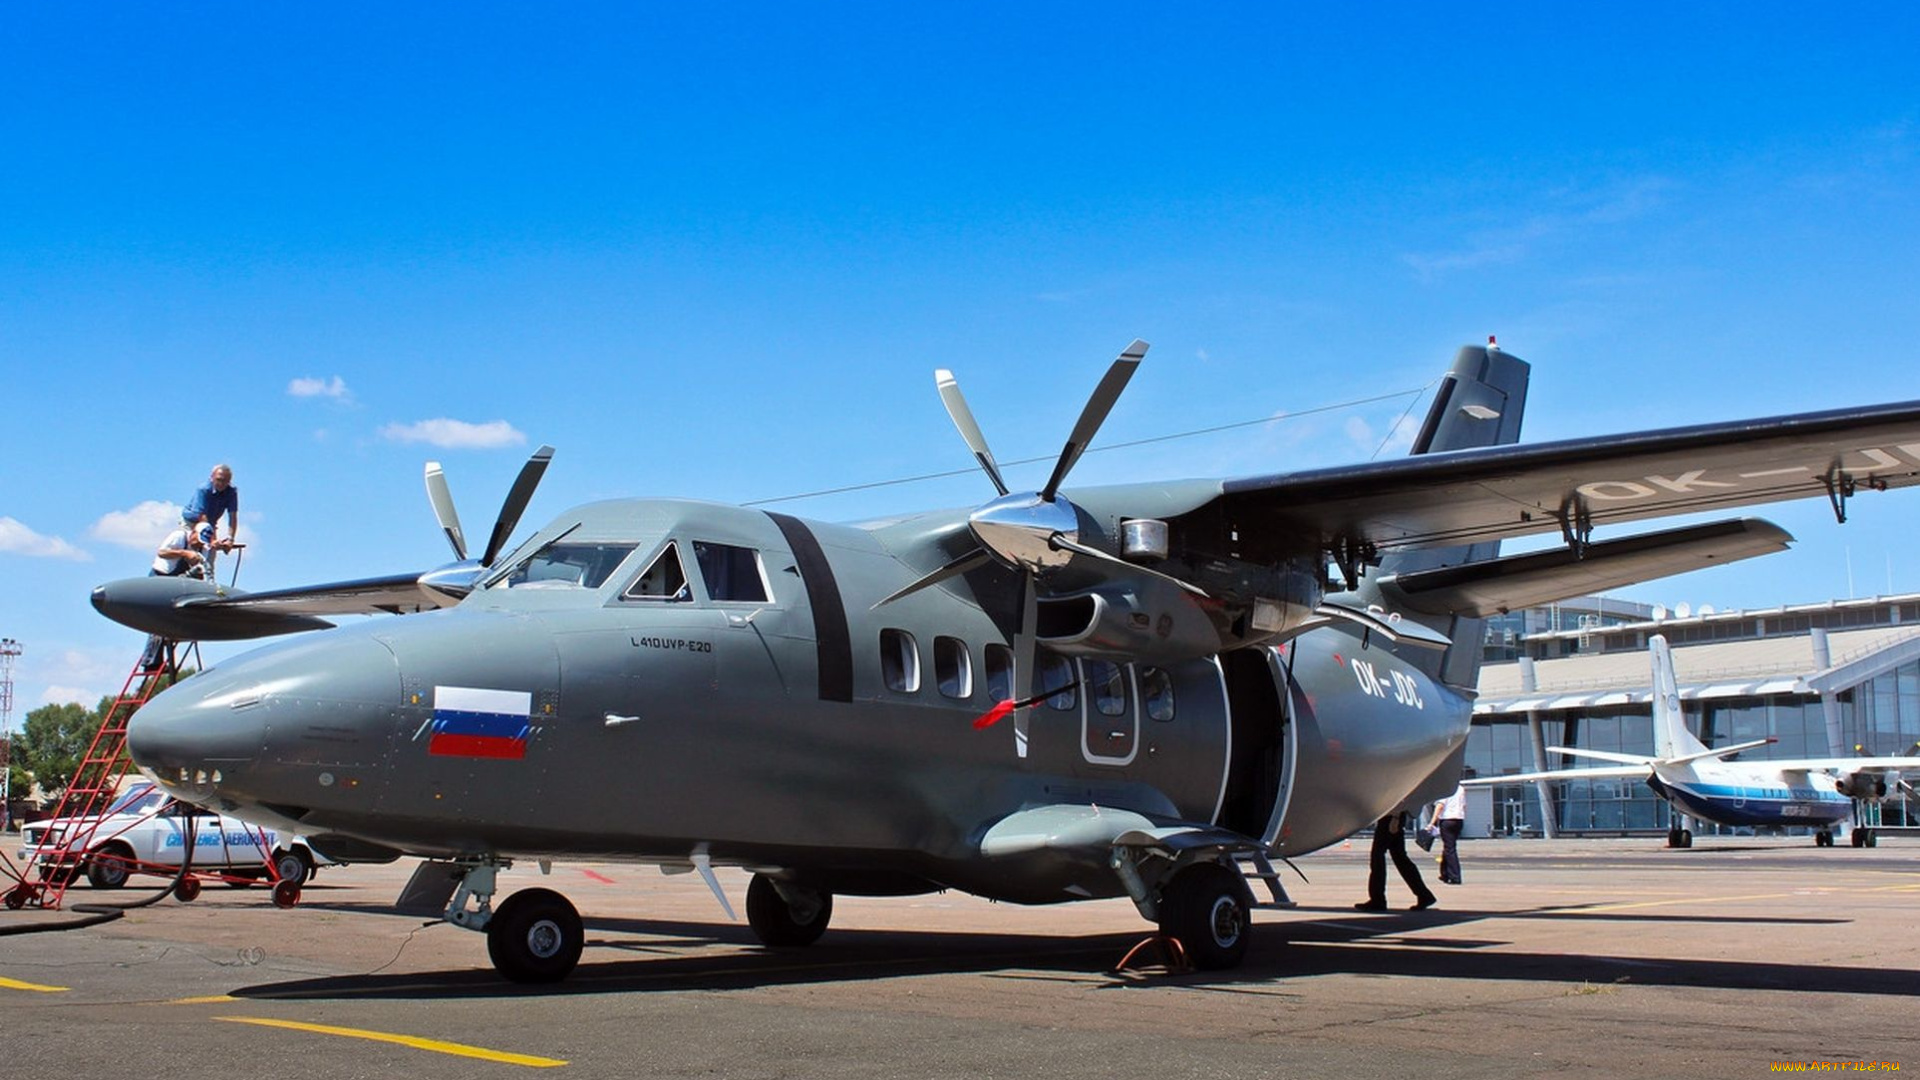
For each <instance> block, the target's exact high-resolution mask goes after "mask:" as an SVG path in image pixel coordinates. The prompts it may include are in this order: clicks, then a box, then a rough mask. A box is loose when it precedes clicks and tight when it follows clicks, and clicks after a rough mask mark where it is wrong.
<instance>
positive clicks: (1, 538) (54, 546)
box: [0, 517, 93, 562]
mask: <svg viewBox="0 0 1920 1080" xmlns="http://www.w3.org/2000/svg"><path fill="white" fill-rule="evenodd" d="M0 552H5V553H7V554H11V555H28V556H32V557H34V558H42V559H72V560H73V561H74V562H91V561H92V560H93V556H91V555H89V554H87V553H86V552H84V551H82V550H80V549H79V548H77V547H74V546H73V545H72V544H69V543H67V542H66V541H65V540H62V539H60V538H59V537H57V536H43V535H41V534H40V533H37V532H34V531H33V530H32V529H29V528H27V527H26V526H25V525H23V524H21V523H20V522H18V521H15V520H14V519H13V518H10V517H0Z"/></svg>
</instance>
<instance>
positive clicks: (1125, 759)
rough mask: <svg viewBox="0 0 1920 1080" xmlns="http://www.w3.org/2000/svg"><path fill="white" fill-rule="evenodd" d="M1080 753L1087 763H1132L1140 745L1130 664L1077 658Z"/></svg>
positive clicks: (1137, 696) (1137, 700) (1136, 706)
mask: <svg viewBox="0 0 1920 1080" xmlns="http://www.w3.org/2000/svg"><path fill="white" fill-rule="evenodd" d="M1080 679H1081V682H1080V685H1081V687H1082V688H1083V689H1084V690H1085V693H1082V694H1081V695H1080V752H1081V754H1082V755H1083V756H1084V757H1085V758H1086V759H1087V762H1088V764H1092V765H1110V766H1115V767H1119V766H1125V765H1131V764H1133V758H1134V753H1135V751H1136V750H1137V749H1138V748H1139V744H1140V709H1139V702H1140V692H1139V688H1138V687H1137V686H1135V685H1134V672H1133V668H1132V666H1131V665H1129V666H1126V667H1122V666H1121V665H1119V664H1116V663H1113V662H1112V661H1109V660H1082V661H1080Z"/></svg>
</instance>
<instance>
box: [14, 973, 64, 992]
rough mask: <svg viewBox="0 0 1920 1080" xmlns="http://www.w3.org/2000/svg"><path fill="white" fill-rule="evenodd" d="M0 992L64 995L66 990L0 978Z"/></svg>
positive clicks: (60, 987)
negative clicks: (19, 991)
mask: <svg viewBox="0 0 1920 1080" xmlns="http://www.w3.org/2000/svg"><path fill="white" fill-rule="evenodd" d="M0 990H32V991H34V992H35V993H40V994H61V993H65V992H66V990H67V988H66V987H64V986H41V985H40V984H39V983H30V982H21V981H20V980H19V979H9V978H5V977H4V976H0Z"/></svg>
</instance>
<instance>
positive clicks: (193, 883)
mask: <svg viewBox="0 0 1920 1080" xmlns="http://www.w3.org/2000/svg"><path fill="white" fill-rule="evenodd" d="M199 895H200V879H199V878H197V877H183V878H181V879H180V881H179V883H178V884H176V885H174V887H173V896H174V899H176V900H178V901H180V902H181V903H183V904H191V903H193V900H194V897H197V896H199Z"/></svg>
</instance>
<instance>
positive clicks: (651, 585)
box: [620, 543, 693, 600]
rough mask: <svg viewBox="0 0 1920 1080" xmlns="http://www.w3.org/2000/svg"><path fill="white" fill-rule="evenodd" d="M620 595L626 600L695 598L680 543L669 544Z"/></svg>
mask: <svg viewBox="0 0 1920 1080" xmlns="http://www.w3.org/2000/svg"><path fill="white" fill-rule="evenodd" d="M620 595H621V598H622V599H626V600H691V599H693V590H692V589H690V588H688V587H687V571H686V568H685V567H684V566H683V565H681V562H680V545H679V544H677V543H673V544H668V545H667V546H666V549H665V550H663V551H661V552H660V554H658V555H656V556H654V559H653V562H652V563H650V564H648V566H647V568H646V569H645V570H644V571H642V572H641V574H640V576H639V578H637V579H636V580H635V581H634V583H633V584H632V585H629V586H627V591H626V592H624V593H621V594H620Z"/></svg>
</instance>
